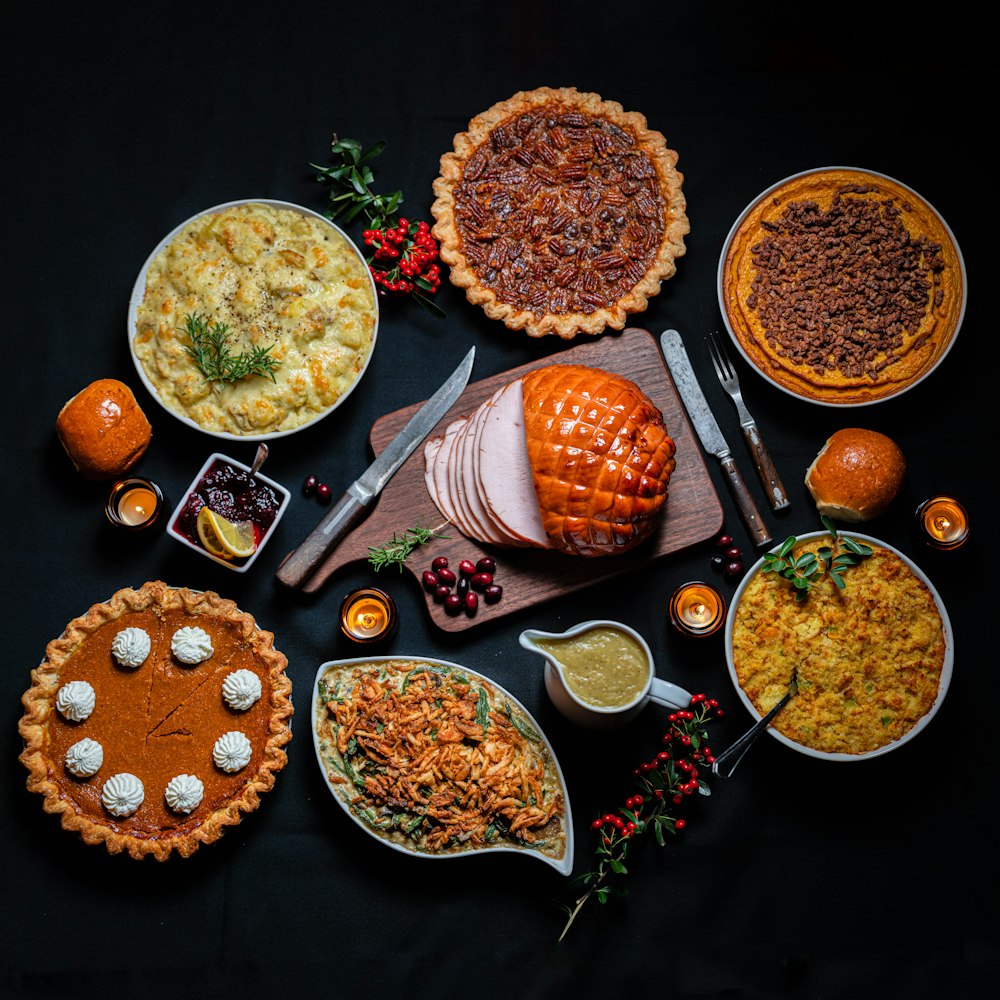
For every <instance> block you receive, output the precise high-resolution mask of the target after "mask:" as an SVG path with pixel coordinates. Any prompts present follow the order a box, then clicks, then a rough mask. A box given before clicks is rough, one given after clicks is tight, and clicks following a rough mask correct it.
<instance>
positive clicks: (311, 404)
mask: <svg viewBox="0 0 1000 1000" xmlns="http://www.w3.org/2000/svg"><path fill="white" fill-rule="evenodd" d="M376 316H377V306H376V303H375V298H374V291H373V285H372V282H371V278H370V276H369V274H368V272H367V268H366V265H365V262H364V261H363V260H362V259H361V257H360V255H359V254H358V253H357V251H356V250H355V249H354V247H353V246H352V245H351V244H350V243H349V242H348V241H347V240H346V239H345V238H344V237H343V236H342V235H341V234H340V232H339V231H338V230H337V229H336V228H335V227H334V226H332V225H330V224H329V223H327V222H326V221H325V220H323V219H320V218H318V217H313V216H310V215H307V214H305V213H303V212H299V211H294V210H293V209H289V208H281V207H278V206H275V205H267V204H238V205H235V206H233V207H230V208H225V209H223V210H221V211H218V212H215V213H210V214H206V215H202V216H199V217H198V218H197V219H195V220H193V221H192V222H190V223H189V224H188V225H187V226H185V227H184V228H183V229H182V230H181V232H179V233H178V234H177V236H175V237H174V239H173V240H171V241H170V243H169V244H168V245H167V246H166V247H165V248H164V249H163V250H162V251H161V252H160V253H159V254H157V255H156V257H155V258H154V259H153V261H152V262H151V263H150V265H149V268H148V270H147V273H146V287H145V294H144V295H143V298H142V301H141V302H140V303H139V305H138V309H137V315H136V329H135V331H134V336H133V349H134V351H135V355H136V357H137V358H138V360H139V362H140V363H141V365H142V368H143V370H144V372H145V374H146V376H147V377H148V379H149V381H150V382H151V383H152V385H153V387H154V388H155V391H156V393H157V394H158V396H159V398H160V401H161V402H162V403H163V404H164V405H165V406H166V407H167V409H169V410H172V411H174V412H175V413H178V414H179V415H181V416H183V417H187V418H189V419H190V420H193V421H194V422H195V423H196V424H197V425H198V426H199V427H201V428H202V429H204V430H207V431H211V432H224V433H229V434H235V435H250V434H265V433H274V432H282V431H289V430H294V429H296V428H298V427H301V426H303V425H304V424H307V423H309V422H311V421H312V420H315V419H316V418H317V417H319V416H322V415H323V414H324V413H326V412H327V411H329V410H330V408H331V407H332V406H334V405H335V404H336V403H337V402H338V401H339V400H340V399H341V397H342V396H343V395H344V394H345V393H346V392H348V391H349V390H350V389H351V387H352V386H353V385H354V383H355V381H356V380H357V378H358V376H359V375H360V374H361V372H362V371H363V370H364V368H365V366H366V365H367V363H368V359H369V356H370V354H371V351H372V346H373V343H374V337H375V325H376ZM188 317H198V318H199V319H200V320H201V321H202V322H203V323H205V324H210V325H211V326H212V328H213V329H222V328H224V329H225V330H226V331H227V332H226V337H227V346H228V350H229V351H230V353H231V354H232V355H233V356H239V355H245V354H248V353H249V352H251V351H253V350H254V349H258V350H261V351H265V350H266V351H267V352H268V354H269V356H270V357H271V358H273V359H274V361H275V362H277V367H276V368H275V370H274V373H273V374H274V377H273V380H272V378H269V377H266V376H264V375H260V374H256V375H250V376H249V377H246V378H242V379H239V380H238V381H235V382H220V381H209V380H208V379H207V378H206V377H205V375H204V373H203V372H202V371H200V370H199V368H198V366H197V364H196V363H195V361H194V359H193V358H192V357H191V354H190V351H189V350H188V349H189V348H190V346H191V336H190V332H189V330H188V328H187V324H188V322H189V320H188Z"/></svg>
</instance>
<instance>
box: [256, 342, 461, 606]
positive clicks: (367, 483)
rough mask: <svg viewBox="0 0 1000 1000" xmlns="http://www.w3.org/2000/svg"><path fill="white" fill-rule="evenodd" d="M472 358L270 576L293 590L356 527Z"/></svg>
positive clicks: (452, 394) (446, 404)
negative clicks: (275, 577)
mask: <svg viewBox="0 0 1000 1000" xmlns="http://www.w3.org/2000/svg"><path fill="white" fill-rule="evenodd" d="M475 357H476V349H475V347H473V348H472V349H471V350H470V351H469V353H468V354H466V356H465V358H464V359H463V360H462V363H461V364H460V365H459V366H458V367H457V368H456V369H455V371H454V372H452V374H451V375H450V376H449V377H448V379H447V380H446V381H445V383H444V385H442V386H441V388H440V389H438V391H437V392H435V393H434V395H433V396H431V398H430V399H428V400H427V402H426V403H424V404H423V406H421V407H420V409H419V410H417V412H416V413H415V414H414V415H413V416H412V417H410V419H409V420H408V421H407V423H406V426H405V427H404V428H403V429H402V430H401V431H400V432H399V433H398V434H397V435H396V436H395V437H394V438H393V439H392V441H390V442H389V444H388V445H387V446H386V447H385V449H384V450H383V451H382V453H381V454H380V455H379V456H378V458H376V459H375V461H374V462H372V464H371V465H370V466H368V468H367V469H366V470H365V471H364V473H362V475H361V476H360V478H358V479H356V480H355V481H354V482H353V483H351V485H350V486H348V488H347V490H346V492H345V493H344V495H343V496H342V497H341V498H340V500H338V501H337V503H336V504H335V505H334V506H333V507H332V508H331V509H330V511H329V512H328V513H327V514H325V515H324V517H323V519H322V520H321V521H320V522H319V524H318V525H316V527H315V528H314V529H313V530H312V531H311V532H310V533H309V535H308V536H307V537H306V539H305V541H304V542H302V544H301V545H300V546H299V547H298V548H297V549H295V550H293V551H292V552H290V553H289V554H288V555H287V556H286V557H285V558H284V560H283V561H282V563H281V565H280V566H279V567H278V570H277V573H276V574H275V575H276V576H277V578H278V580H279V582H281V583H283V584H284V585H285V586H286V587H292V588H299V587H301V586H302V585H303V584H305V583H306V581H307V580H308V579H309V577H310V576H311V575H312V574H313V573H314V572H315V570H316V569H317V568H318V567H319V565H320V563H322V562H323V560H324V559H325V558H326V557H327V555H329V553H330V552H332V551H333V549H334V548H336V546H337V545H338V544H339V543H340V542H341V541H342V540H343V539H344V538H345V537H346V536H347V535H348V533H349V532H350V531H351V529H353V528H354V527H355V526H356V525H357V524H359V523H360V522H361V521H362V520H363V519H364V517H365V515H366V514H367V513H368V509H369V507H371V505H372V504H373V503H374V502H375V500H376V498H377V497H378V495H379V493H381V492H382V490H383V488H384V487H385V484H386V483H387V482H389V480H390V479H391V478H392V476H393V474H394V473H395V472H396V470H397V469H398V468H399V467H400V466H401V465H402V464H403V463H404V462H405V461H406V460H407V458H409V457H410V455H411V454H413V451H414V450H415V449H416V447H417V445H419V444H420V442H421V441H423V440H424V438H426V437H427V435H428V434H429V433H430V432H431V430H433V428H434V427H435V426H436V425H437V423H438V421H439V420H440V419H441V418H442V417H443V416H444V415H445V414H446V413H447V412H448V410H449V409H450V408H451V406H452V404H454V402H455V400H457V399H458V397H459V396H461V395H462V392H463V391H464V389H465V387H466V386H467V385H468V384H469V376H470V375H471V374H472V364H473V361H474V360H475Z"/></svg>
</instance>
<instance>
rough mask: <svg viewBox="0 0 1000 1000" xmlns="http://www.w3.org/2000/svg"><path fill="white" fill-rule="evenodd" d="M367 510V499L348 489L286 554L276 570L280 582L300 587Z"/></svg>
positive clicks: (362, 518)
mask: <svg viewBox="0 0 1000 1000" xmlns="http://www.w3.org/2000/svg"><path fill="white" fill-rule="evenodd" d="M367 510H368V504H367V503H365V502H364V501H362V500H359V499H358V498H357V497H356V496H354V495H353V494H352V493H351V492H350V491H348V492H347V493H345V494H344V495H343V496H342V497H341V498H340V499H339V500H338V501H337V503H336V504H335V505H334V506H333V508H332V510H330V511H329V512H328V513H327V514H325V515H324V516H323V520H322V521H320V522H319V524H318V525H316V527H315V528H314V529H313V530H312V531H311V532H310V533H309V534H308V535H307V536H306V540H305V541H304V542H303V543H302V544H301V545H300V546H299V547H298V548H297V549H295V550H293V551H292V552H290V553H289V554H288V555H287V556H285V558H284V560H283V561H282V563H281V565H280V566H279V567H278V570H277V572H276V573H275V576H276V577H277V578H278V580H279V582H281V583H283V584H284V585H285V586H286V587H293V588H295V589H299V588H301V587H302V585H303V584H304V583H306V581H307V580H308V579H309V577H310V576H312V574H313V572H314V571H315V570H316V569H317V567H318V566H319V565H320V563H321V562H322V561H323V560H324V559H325V558H326V556H327V555H328V554H329V552H330V550H331V549H333V548H335V547H336V546H337V544H338V543H339V542H341V541H342V540H343V539H344V538H345V537H346V536H347V535H348V534H349V533H350V532H351V530H352V529H353V528H354V527H355V526H356V525H357V524H359V523H360V522H361V521H362V520H364V517H365V514H366V513H367Z"/></svg>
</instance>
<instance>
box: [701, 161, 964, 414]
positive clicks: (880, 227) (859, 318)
mask: <svg viewBox="0 0 1000 1000" xmlns="http://www.w3.org/2000/svg"><path fill="white" fill-rule="evenodd" d="M719 299H720V304H721V306H722V310H723V313H724V315H725V317H726V322H727V325H728V326H729V329H730V332H731V334H732V336H733V337H734V339H735V340H736V342H737V344H738V345H739V346H740V348H741V349H742V350H743V353H744V354H745V355H746V357H747V358H748V360H749V361H750V362H751V363H752V364H753V365H755V366H756V367H757V368H758V369H759V370H760V371H761V372H762V373H763V374H764V375H765V376H766V377H767V378H769V379H770V380H771V381H772V382H773V383H775V384H776V385H778V386H780V387H781V388H782V389H784V390H785V391H787V392H789V393H792V394H793V395H796V396H799V397H804V398H806V399H810V400H814V401H818V402H821V403H826V404H846V405H861V404H866V403H873V402H878V401H880V400H883V399H887V398H889V397H891V396H895V395H897V394H898V393H900V392H902V391H904V390H905V389H908V388H909V387H911V386H912V385H914V384H916V383H917V382H919V381H921V380H922V379H923V378H925V377H926V376H927V375H928V374H930V372H931V371H932V370H933V369H934V368H935V367H936V366H937V364H938V363H939V362H940V361H941V360H942V358H943V357H944V356H945V354H947V352H948V350H949V349H950V347H951V345H952V343H953V342H954V339H955V336H956V334H957V332H958V329H959V326H960V325H961V321H962V316H963V313H964V309H965V272H964V265H963V262H962V256H961V253H960V251H959V249H958V245H957V243H956V242H955V240H954V237H953V236H952V234H951V230H950V229H949V228H948V226H947V224H946V223H945V222H944V220H943V219H942V218H941V216H940V215H939V214H938V213H937V211H935V209H934V208H932V207H931V206H930V205H929V204H928V203H927V202H926V201H924V199H923V198H921V197H920V196H919V195H918V194H916V192H914V191H913V190H911V189H910V188H908V187H906V186H905V185H903V184H901V183H899V182H898V181H895V180H893V179H892V178H890V177H886V176H885V175H884V174H878V173H875V172H872V171H868V170H859V169H857V168H850V167H831V168H822V169H818V170H809V171H805V172H803V173H801V174H796V175H795V176H793V177H790V178H788V179H786V180H785V181H782V182H781V183H779V184H776V185H774V186H773V187H772V188H769V189H768V190H767V191H765V192H764V193H763V194H762V195H761V196H760V197H759V198H758V199H757V200H756V201H755V202H753V203H752V204H751V205H750V206H749V207H748V208H747V210H746V211H745V212H744V213H743V215H742V216H741V217H740V219H738V220H737V223H736V224H735V225H734V227H733V231H732V233H731V234H730V237H729V239H728V241H727V243H726V246H725V248H724V250H723V254H722V260H721V262H720V267H719Z"/></svg>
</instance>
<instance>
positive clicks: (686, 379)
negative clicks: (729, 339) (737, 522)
mask: <svg viewBox="0 0 1000 1000" xmlns="http://www.w3.org/2000/svg"><path fill="white" fill-rule="evenodd" d="M660 348H661V350H662V351H663V356H664V358H666V361H667V367H668V368H669V369H670V374H671V376H672V377H673V380H674V384H675V385H676V386H677V391H678V392H679V393H680V395H681V399H682V400H683V401H684V408H685V409H686V410H687V412H688V416H689V417H690V418H691V423H692V424H693V425H694V429H695V431H696V432H697V434H698V437H699V439H700V440H701V445H702V447H703V448H704V449H705V451H707V452H709V453H710V454H712V455H715V457H716V458H718V459H719V461H720V462H721V463H722V470H723V472H724V473H725V477H726V485H727V486H728V487H729V490H730V492H731V493H732V495H733V499H734V500H735V501H736V506H737V508H739V512H740V516H741V517H742V518H743V523H744V524H745V525H746V528H747V531H749V532H750V537H751V538H752V539H753V541H754V544H755V545H757V546H761V545H769V544H770V543H771V541H772V538H771V534H770V532H769V531H768V530H767V525H765V524H764V519H763V518H762V517H761V514H760V511H759V510H758V508H757V505H756V504H755V503H754V501H753V497H751V496H750V491H749V490H748V489H747V485H746V483H745V482H744V480H743V476H742V475H740V470H739V469H738V468H737V467H736V459H734V458H733V455H732V452H731V451H730V450H729V445H728V444H727V443H726V439H725V437H723V435H722V431H721V430H720V429H719V424H718V421H717V420H716V419H715V417H714V415H713V414H712V411H711V409H709V406H708V400H707V399H705V394H704V393H703V392H702V390H701V386H700V385H699V383H698V379H697V376H696V375H695V373H694V369H693V368H692V367H691V361H690V359H689V358H688V355H687V351H686V350H685V349H684V342H683V341H682V340H681V335H680V334H679V333H678V332H677V331H676V330H664V331H663V333H662V334H660Z"/></svg>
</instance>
